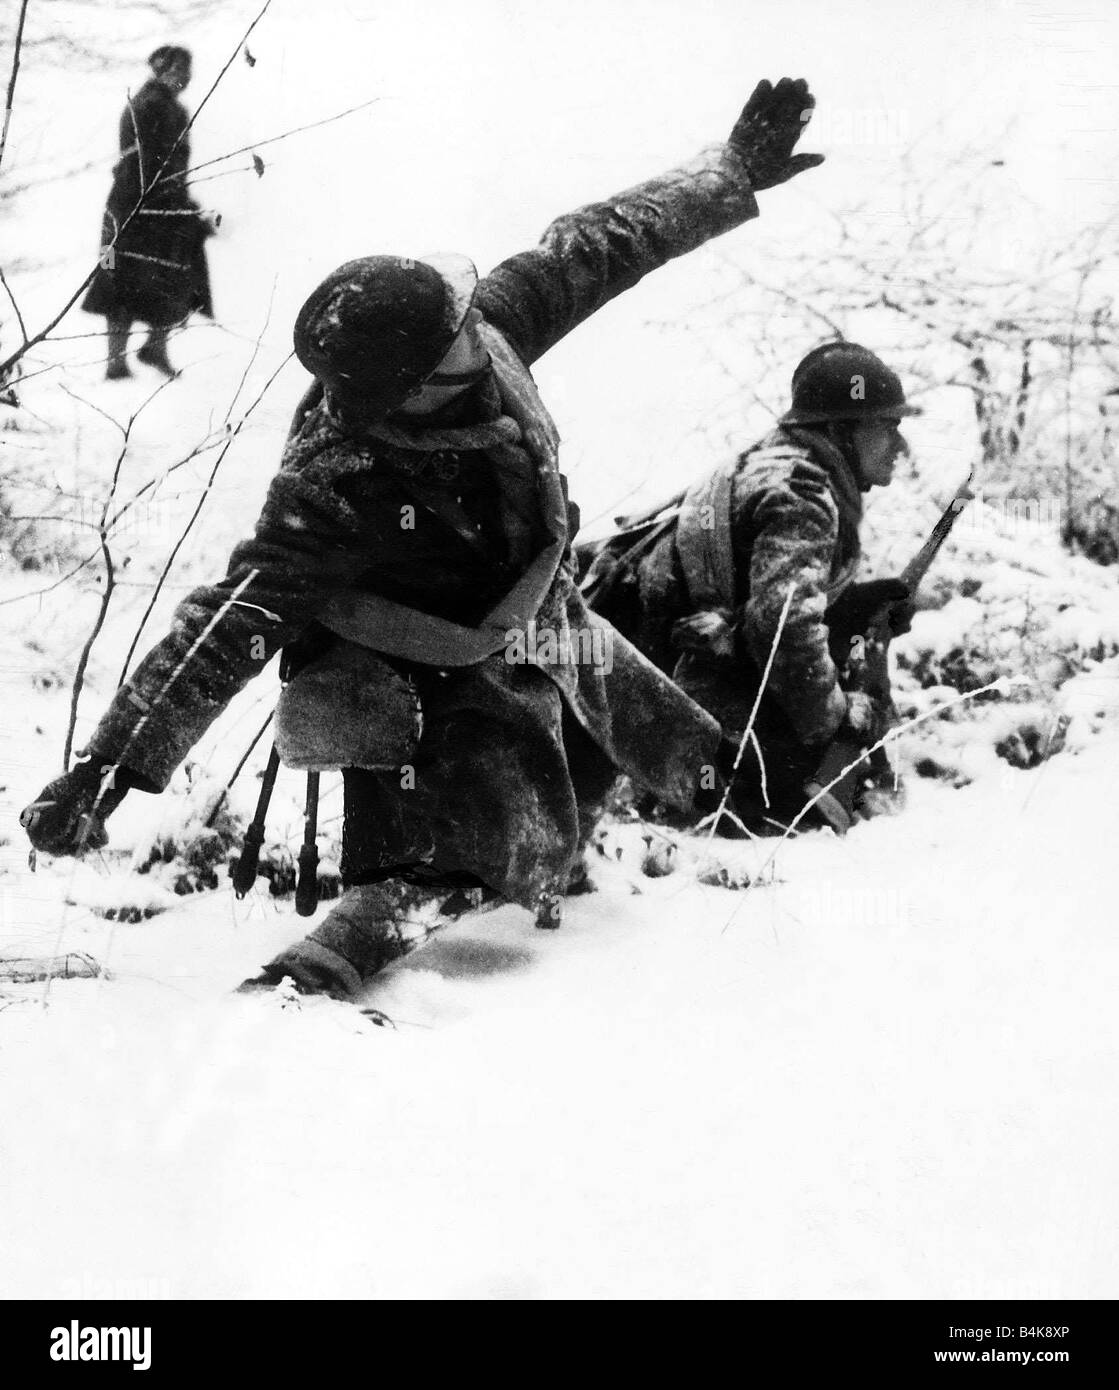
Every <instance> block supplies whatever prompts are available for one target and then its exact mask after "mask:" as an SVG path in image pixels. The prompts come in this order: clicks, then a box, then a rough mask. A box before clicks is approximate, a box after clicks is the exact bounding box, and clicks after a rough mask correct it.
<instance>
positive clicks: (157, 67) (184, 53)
mask: <svg viewBox="0 0 1119 1390" xmlns="http://www.w3.org/2000/svg"><path fill="white" fill-rule="evenodd" d="M190 61H191V56H190V49H189V48H180V47H179V46H178V45H177V44H173V43H165V44H163V45H162V46H161V47H160V48H157V49H156V50H155V52H154V53H153V54H152V55H151V56H150V57H149V58H148V67H150V68H151V70H152V72H154V73H155V74H156V75H157V76H158V74H160V73H163V72H166V71H167V69H168V68H171V67H174V66H175V64H176V63H188V64H189V63H190Z"/></svg>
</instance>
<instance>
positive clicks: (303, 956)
mask: <svg viewBox="0 0 1119 1390" xmlns="http://www.w3.org/2000/svg"><path fill="white" fill-rule="evenodd" d="M446 897H447V888H446V886H442V887H440V886H433V885H428V884H423V885H420V884H414V883H406V882H404V881H403V880H401V879H385V880H384V881H382V882H380V883H363V884H359V885H357V886H356V887H354V888H350V889H347V891H346V892H345V893H344V894H343V895H342V897H341V899H340V900H339V902H338V904H337V906H336V907H334V908H333V909H332V910H331V911H330V912H329V913H328V914H327V916H326V917H325V918H324V919H323V921H322V922H321V923H320V924H319V925H318V926H317V927H316V928H315V930H314V931H313V932H311V933H310V934H309V935H308V936H305V937H304V938H303V940H302V941H298V942H296V944H295V945H294V946H289V947H288V948H287V950H286V951H281V952H280V954H279V955H278V956H276V958H275V959H274V960H271V961H269V962H268V964H267V965H266V966H265V967H264V969H263V971H262V973H261V974H260V975H258V976H256V977H254V978H253V979H251V980H246V981H245V982H244V984H242V985H241V986H240V989H241V991H243V992H247V991H250V990H255V989H267V988H269V987H271V986H273V985H278V984H279V983H280V981H281V980H283V979H284V977H285V976H288V977H290V978H291V979H292V980H293V981H294V982H295V987H296V989H298V990H299V991H300V993H302V994H329V995H330V996H331V997H332V998H334V999H352V998H353V997H354V995H356V994H359V993H360V992H361V989H362V987H363V986H364V985H365V984H366V982H367V981H368V980H369V979H371V978H372V976H374V975H375V974H376V973H377V972H378V971H379V970H383V969H384V967H385V966H386V965H389V964H390V963H391V962H392V961H394V960H399V959H400V957H401V956H406V955H407V954H408V953H409V952H410V951H414V950H415V949H416V947H417V946H421V945H423V943H424V942H425V941H426V940H427V938H428V937H429V936H430V935H431V934H432V932H433V931H434V930H435V929H436V928H437V927H438V926H440V925H442V924H443V923H444V922H446V921H448V920H450V919H451V917H453V914H450V915H448V916H442V917H441V916H440V915H439V911H438V909H439V907H440V906H441V901H442V899H444V898H446Z"/></svg>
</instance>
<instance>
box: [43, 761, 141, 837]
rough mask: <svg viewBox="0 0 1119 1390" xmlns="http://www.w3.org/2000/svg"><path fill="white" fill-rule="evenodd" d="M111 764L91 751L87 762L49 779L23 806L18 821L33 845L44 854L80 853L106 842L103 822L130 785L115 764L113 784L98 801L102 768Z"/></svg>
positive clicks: (118, 803) (126, 774)
mask: <svg viewBox="0 0 1119 1390" xmlns="http://www.w3.org/2000/svg"><path fill="white" fill-rule="evenodd" d="M111 767H112V759H111V758H107V757H104V756H102V755H99V754H97V753H92V754H91V755H90V758H89V761H88V762H84V763H78V764H77V766H76V767H73V768H71V770H70V771H69V772H67V773H64V774H63V776H61V777H58V778H56V779H55V780H54V781H53V782H49V783H48V784H47V785H46V786H45V787H44V788H43V790H42V791H41V792H40V793H39V795H38V797H37V798H36V799H35V800H34V801H33V802H32V803H31V805H30V806H25V807H24V809H23V810H22V811H21V812H20V817H19V823H20V825H22V826H23V828H24V829H25V830H26V831H27V835H28V838H29V839H30V841H31V843H32V844H33V845H34V846H35V848H36V849H39V850H43V851H44V853H46V854H80V853H82V851H83V850H87V849H100V848H101V846H102V845H105V844H107V843H108V839H109V837H108V836H107V835H106V834H105V826H104V822H105V820H106V818H107V817H108V816H110V815H112V813H113V812H114V811H115V810H116V808H117V807H118V806H119V805H120V803H121V802H122V801H123V800H124V795H125V792H127V791H128V788H129V785H130V783H129V778H128V773H127V772H126V771H125V770H124V768H118V769H117V772H116V775H115V777H114V778H113V785H112V786H109V787H106V788H105V793H104V795H103V796H102V797H101V799H100V801H98V794H99V793H100V791H101V783H102V781H103V780H104V777H105V775H106V774H105V773H104V772H102V769H103V768H111ZM95 803H96V806H97V810H96V812H95V811H94V809H93V808H94V804H95Z"/></svg>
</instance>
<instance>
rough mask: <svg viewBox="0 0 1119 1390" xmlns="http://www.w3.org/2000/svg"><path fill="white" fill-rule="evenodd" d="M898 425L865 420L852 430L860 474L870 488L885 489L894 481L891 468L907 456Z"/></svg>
mask: <svg viewBox="0 0 1119 1390" xmlns="http://www.w3.org/2000/svg"><path fill="white" fill-rule="evenodd" d="M899 424H900V422H899V421H897V420H864V421H862V422H861V423H860V424H858V425H856V426H855V431H854V441H855V451H856V453H857V454H858V457H859V471H860V472H861V473H862V476H863V482H864V483H866V484H867V486H869V487H885V486H886V485H887V483H889V482H890V481H891V480H892V479H893V476H894V464H895V463H896V462H897V460H898V458H899V457H900V456H901V455H902V454H904V453H905V452H906V449H907V446H906V442H905V436H904V435H903V434H902V432H901V429H900V428H899Z"/></svg>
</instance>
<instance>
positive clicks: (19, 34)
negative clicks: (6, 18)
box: [0, 0, 28, 164]
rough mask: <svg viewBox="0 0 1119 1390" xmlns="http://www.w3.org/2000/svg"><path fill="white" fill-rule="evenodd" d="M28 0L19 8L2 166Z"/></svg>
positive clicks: (0, 141)
mask: <svg viewBox="0 0 1119 1390" xmlns="http://www.w3.org/2000/svg"><path fill="white" fill-rule="evenodd" d="M27 5H28V0H22V3H21V4H20V7H19V21H18V23H17V24H16V37H15V47H14V48H13V50H12V73H11V76H10V77H9V78H8V98H7V101H6V102H5V103H4V128H3V130H0V164H3V162H4V151H5V149H6V148H7V145H8V127H9V126H10V125H11V122H12V105H13V103H14V101H15V95H16V78H17V77H18V76H19V55H20V50H21V49H22V47H23V22H24V20H25V19H26V18H27Z"/></svg>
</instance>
